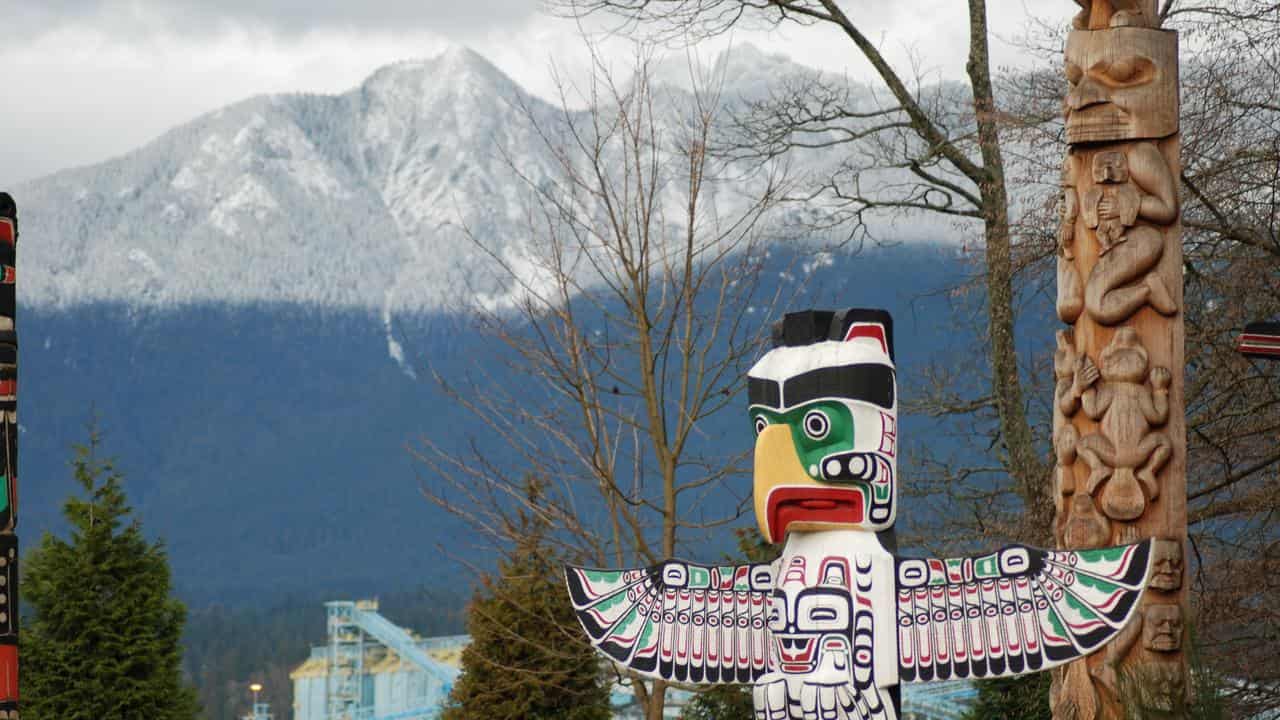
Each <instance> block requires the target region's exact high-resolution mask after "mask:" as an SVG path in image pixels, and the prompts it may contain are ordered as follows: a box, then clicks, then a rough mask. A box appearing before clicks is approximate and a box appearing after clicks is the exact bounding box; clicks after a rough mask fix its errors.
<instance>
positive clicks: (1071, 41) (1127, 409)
mask: <svg viewBox="0 0 1280 720" xmlns="http://www.w3.org/2000/svg"><path fill="white" fill-rule="evenodd" d="M1076 2H1077V4H1079V5H1080V6H1081V10H1080V12H1079V14H1078V15H1076V17H1075V20H1074V23H1073V25H1074V27H1075V29H1074V30H1073V31H1072V32H1071V33H1070V35H1069V36H1068V39H1067V45H1066V63H1065V72H1066V77H1067V82H1068V83H1069V91H1068V94H1067V96H1066V98H1065V100H1064V102H1063V113H1064V116H1065V120H1066V134H1067V145H1068V148H1067V152H1066V157H1065V159H1064V162H1063V169H1062V206H1061V208H1062V216H1061V219H1062V225H1061V228H1060V232H1059V234H1058V240H1059V248H1058V250H1059V253H1058V300H1057V312H1058V317H1059V318H1060V319H1061V320H1062V322H1064V323H1066V324H1067V325H1068V326H1069V327H1068V328H1067V329H1064V330H1059V331H1058V333H1057V349H1056V352H1055V355H1054V371H1055V376H1056V378H1057V385H1056V390H1055V397H1054V451H1055V455H1056V464H1057V467H1056V468H1055V472H1054V485H1055V488H1054V497H1055V500H1056V505H1057V521H1056V525H1055V535H1056V540H1057V543H1058V547H1060V548H1063V549H1072V550H1076V551H1080V550H1084V549H1088V548H1098V547H1103V546H1107V545H1114V544H1117V543H1126V542H1132V541H1134V540H1136V539H1138V538H1154V539H1153V541H1152V565H1153V570H1152V577H1151V580H1150V585H1149V587H1150V589H1151V592H1148V593H1146V595H1145V596H1144V597H1143V600H1142V603H1141V607H1140V612H1139V613H1138V616H1137V618H1136V619H1135V620H1134V622H1133V623H1132V624H1131V625H1130V626H1129V627H1127V628H1126V629H1125V631H1124V632H1123V633H1121V635H1120V636H1119V637H1118V638H1117V639H1116V641H1115V642H1113V643H1112V644H1111V645H1110V646H1109V647H1108V648H1107V651H1106V652H1104V653H1099V654H1097V655H1094V656H1092V657H1089V658H1088V659H1087V660H1079V661H1076V662H1073V663H1071V664H1070V665H1068V666H1067V667H1066V668H1064V669H1062V670H1059V671H1055V673H1054V684H1053V708H1054V717H1055V718H1062V719H1063V720H1095V718H1122V717H1135V716H1137V717H1178V716H1180V714H1181V712H1182V708H1183V707H1184V706H1185V703H1186V700H1187V698H1188V696H1189V691H1190V686H1189V683H1188V677H1187V671H1186V663H1185V660H1184V656H1183V645H1184V643H1185V640H1186V627H1185V626H1186V613H1187V607H1188V605H1187V588H1186V582H1185V569H1184V545H1185V541H1186V437H1185V436H1186V430H1185V425H1184V422H1185V421H1184V414H1185V413H1184V401H1183V366H1184V362H1183V324H1182V323H1183V318H1182V273H1181V267H1182V248H1181V244H1180V237H1181V226H1180V224H1179V206H1178V176H1179V172H1180V170H1181V164H1180V162H1179V136H1178V39H1177V35H1176V33H1174V32H1172V31H1168V30H1162V29H1160V27H1159V22H1160V20H1159V17H1158V15H1157V9H1156V2H1155V0H1076ZM1126 679H1128V680H1131V681H1132V682H1129V683H1126ZM1122 705H1125V706H1127V712H1129V713H1130V714H1129V715H1125V714H1124V713H1125V712H1126V709H1124V708H1122Z"/></svg>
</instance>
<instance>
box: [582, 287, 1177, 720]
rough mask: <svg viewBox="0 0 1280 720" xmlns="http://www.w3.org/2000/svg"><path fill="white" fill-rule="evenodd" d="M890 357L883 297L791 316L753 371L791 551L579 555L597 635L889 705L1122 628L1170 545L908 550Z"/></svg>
mask: <svg viewBox="0 0 1280 720" xmlns="http://www.w3.org/2000/svg"><path fill="white" fill-rule="evenodd" d="M893 358H894V355H893V328H892V321H891V319H890V317H889V315H888V313H886V312H884V311H881V310H860V309H853V310H845V311H841V312H819V311H808V312H802V313H792V314H789V315H787V316H786V317H785V319H784V320H783V321H782V323H780V324H779V326H778V327H777V328H776V331H775V334H774V348H773V350H771V351H770V352H768V353H767V354H765V355H764V357H763V358H761V359H760V361H759V362H757V363H756V365H755V366H754V367H753V368H751V370H750V371H749V373H748V395H749V401H750V405H749V408H748V412H749V413H750V416H751V422H752V424H753V425H754V428H755V434H756V441H755V471H754V475H755V479H754V488H753V489H754V499H755V512H756V519H757V521H758V522H759V525H760V531H761V532H762V533H763V535H764V537H765V538H766V539H768V540H769V541H770V542H782V543H785V545H784V547H783V551H782V556H781V557H780V558H778V559H777V560H775V561H774V562H772V563H768V564H752V565H739V566H703V565H696V564H693V563H688V562H683V561H676V560H672V561H668V562H665V563H663V564H660V565H656V566H654V567H650V568H640V569H634V570H588V569H583V568H574V567H570V568H567V570H566V575H567V580H568V586H569V593H570V597H571V599H572V601H573V605H574V608H575V609H576V611H577V615H578V619H579V620H580V621H581V623H582V626H583V627H584V628H585V629H586V631H587V634H588V635H589V636H590V638H591V642H592V644H593V645H595V646H596V648H598V649H599V650H600V651H601V652H603V653H604V654H605V655H607V656H608V657H609V658H610V659H612V660H613V661H614V662H616V663H619V664H620V665H623V666H625V667H627V668H630V669H631V670H633V671H635V672H636V673H639V674H640V675H643V676H647V677H652V678H659V679H663V680H669V681H674V682H680V683H689V684H708V683H739V684H747V683H750V684H752V685H753V686H754V704H755V716H756V718H762V719H767V720H783V719H793V720H810V719H814V720H816V719H819V718H821V719H823V720H854V719H858V720H872V719H874V720H894V719H895V718H898V717H899V714H900V710H901V709H900V699H899V692H898V685H899V684H900V683H903V682H928V681H931V680H948V679H957V678H961V679H962V678H990V677H998V676H1009V675H1019V674H1024V673H1031V672H1037V671H1040V670H1047V669H1049V668H1054V667H1057V666H1060V665H1063V664H1064V663H1067V662H1069V661H1071V660H1074V659H1076V658H1080V657H1083V656H1084V655H1087V654H1089V653H1091V652H1093V651H1095V650H1097V649H1099V648H1101V647H1103V644H1104V643H1105V642H1106V641H1107V640H1108V639H1109V638H1111V637H1112V636H1114V635H1116V634H1118V633H1119V634H1121V635H1122V636H1123V635H1127V634H1128V633H1129V632H1130V631H1129V630H1127V629H1126V625H1127V623H1128V622H1129V620H1130V618H1131V617H1132V616H1133V615H1134V614H1135V610H1136V609H1137V608H1138V607H1139V600H1140V598H1141V596H1142V594H1143V591H1144V589H1145V587H1146V586H1147V585H1148V581H1147V574H1148V569H1149V567H1150V565H1151V564H1152V562H1153V561H1156V562H1158V561H1159V558H1160V557H1161V556H1160V555H1159V552H1158V550H1159V549H1160V548H1162V547H1165V546H1161V545H1159V544H1153V543H1152V542H1151V541H1141V542H1136V543H1132V544H1129V545H1124V546H1120V547H1106V548H1098V547H1095V548H1092V549H1087V550H1079V551H1064V550H1059V551H1045V550H1039V549H1036V548H1031V547H1025V546H1012V547H1007V548H1004V549H1002V550H999V551H997V552H993V553H991V554H988V555H981V556H976V557H967V558H956V559H915V558H903V557H896V556H895V555H894V553H893V550H894V546H895V543H894V541H893V525H894V520H895V519H896V516H897V512H898V479H897V455H898V413H897V408H898V403H897V386H896V381H895V377H894V372H895V371H894V359H893ZM1089 402H1090V403H1091V404H1094V405H1096V404H1097V401H1095V400H1090V401H1089ZM1116 402H1117V401H1115V400H1113V401H1112V404H1113V405H1114V404H1115V403H1116ZM1120 402H1125V401H1120ZM1166 549H1167V548H1166ZM1179 567H1180V566H1179ZM1157 572H1159V571H1158V570H1157ZM1163 577H1164V576H1163V575H1157V576H1156V578H1153V579H1152V580H1151V581H1150V585H1151V586H1152V587H1160V585H1158V584H1157V579H1161V578H1163ZM1180 581H1181V576H1180V575H1177V576H1176V582H1180ZM1161 582H1162V583H1164V584H1165V585H1167V584H1168V583H1169V582H1174V580H1161ZM1161 592H1164V591H1163V590H1161ZM1163 622H1164V618H1160V619H1156V618H1148V627H1150V628H1152V632H1153V633H1156V635H1157V637H1153V639H1152V641H1151V642H1152V643H1153V644H1155V645H1159V646H1162V647H1163V646H1165V645H1167V644H1168V643H1169V642H1170V640H1169V639H1168V633H1164V634H1160V633H1161V632H1163V631H1162V630H1161V628H1164V625H1162V624H1160V623H1163ZM1122 630H1123V631H1124V632H1121V631H1122ZM1175 642H1176V640H1175ZM1160 652H1164V650H1160ZM1108 657H1109V654H1108Z"/></svg>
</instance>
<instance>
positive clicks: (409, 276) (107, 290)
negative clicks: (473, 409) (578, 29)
mask: <svg viewBox="0 0 1280 720" xmlns="http://www.w3.org/2000/svg"><path fill="white" fill-rule="evenodd" d="M520 103H528V104H529V106H530V107H532V108H534V110H535V112H540V111H542V110H543V109H544V108H545V106H544V105H543V104H542V103H541V102H540V101H538V100H536V99H534V98H530V97H528V96H527V95H526V94H524V93H523V92H522V91H521V90H520V88H518V87H517V86H515V85H514V84H513V83H512V82H511V81H510V79H508V78H507V77H506V76H504V75H503V74H502V73H501V72H500V71H499V70H498V69H497V68H495V67H494V66H493V65H491V64H490V63H489V62H488V61H486V60H485V59H483V58H482V57H480V56H479V55H476V54H475V53H473V52H471V51H469V50H465V49H455V50H450V51H449V52H446V53H444V54H443V55H440V56H438V57H436V58H433V59H430V60H426V61H417V62H405V63H399V64H396V65H391V66H389V67H385V68H382V69H381V70H379V71H377V72H376V73H374V74H373V75H372V76H371V77H370V78H369V79H368V80H367V81H365V82H364V83H363V84H362V85H360V86H359V87H357V88H355V89H353V90H351V91H350V92H347V93H345V94H342V95H337V96H324V95H275V96H261V97H255V98H252V99H250V100H246V101H244V102H241V103H238V104H236V105H233V106H230V107H227V108H225V109H222V110H219V111H216V112H213V113H210V114H208V115H205V116H203V117H200V118H198V119H196V120H194V121H192V122H191V123H189V124H187V125H184V126H182V127H179V128H176V129H174V130H172V131H170V132H168V133H166V134H165V135H163V136H162V137H160V138H158V139H157V140H155V141H154V142H152V143H150V144H148V145H146V146H145V147H143V148H140V149H139V150H136V151H134V152H132V153H129V154H127V155H125V156H122V157H119V158H116V159H113V160H110V161H107V162H104V163H102V164H99V165H95V166H92V167H87V168H80V169H74V170H67V171H63V172H59V173H56V174H54V175H52V176H50V177H47V178H44V179H41V180H37V181H34V182H31V183H29V184H27V185H24V186H20V187H17V188H14V189H13V190H14V193H15V195H16V196H17V197H18V198H20V203H21V205H20V210H21V213H22V222H23V229H24V232H23V239H24V241H25V242H24V243H23V246H22V268H23V280H22V284H21V286H20V287H21V290H20V292H22V294H23V301H24V303H30V304H36V305H40V306H45V305H55V306H61V305H67V304H76V303H81V302H86V301H96V300H119V301H126V302H130V303H139V302H141V303H143V304H146V305H153V304H171V303H185V302H199V301H231V302H237V301H263V300H267V301H276V300H282V301H297V302H305V303H320V304H324V305H330V306H340V307H364V308H381V307H384V306H386V305H388V304H391V305H392V306H394V307H397V308H412V307H422V306H434V305H437V304H438V300H439V298H438V294H439V293H440V292H441V291H442V289H443V288H447V287H449V286H450V285H451V283H448V282H447V280H448V276H449V275H450V274H451V273H454V272H457V270H458V266H459V265H464V266H465V263H466V261H467V260H468V258H469V257H470V256H473V255H474V252H473V251H472V248H470V247H469V245H468V243H466V242H465V241H463V239H462V236H461V233H459V232H458V229H459V227H460V226H461V224H463V223H465V224H467V225H468V226H470V227H472V228H474V229H476V231H477V232H479V233H484V234H485V235H486V236H488V237H493V238H495V239H497V240H498V241H499V242H501V241H502V238H503V237H504V235H503V234H498V233H493V232H491V231H492V230H494V229H495V226H497V225H501V224H503V223H504V222H506V221H507V220H509V219H510V218H512V217H514V216H515V212H516V207H517V204H518V199H517V197H516V194H515V192H514V190H515V188H514V187H512V183H511V182H510V180H509V179H508V178H507V177H506V174H505V173H504V170H505V167H504V166H503V165H502V161H501V158H500V156H499V153H497V152H494V150H495V148H500V147H501V148H509V149H514V150H515V151H516V152H518V153H519V161H520V162H521V163H527V164H528V166H530V167H531V168H532V170H533V172H535V173H536V172H538V171H539V168H540V167H541V166H543V165H544V164H545V162H546V158H545V157H543V156H541V155H539V150H540V145H539V144H538V143H535V142H533V141H532V140H533V138H532V137H531V136H530V131H529V130H528V123H527V122H525V121H524V118H523V116H522V115H521V111H520V109H519V107H518V105H519V104H520Z"/></svg>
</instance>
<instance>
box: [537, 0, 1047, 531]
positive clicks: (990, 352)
mask: <svg viewBox="0 0 1280 720" xmlns="http://www.w3.org/2000/svg"><path fill="white" fill-rule="evenodd" d="M555 5H556V6H557V7H559V8H560V9H562V10H563V11H565V12H568V13H570V14H575V15H578V16H583V15H590V14H607V15H610V16H613V17H617V18H621V19H622V20H623V21H624V22H626V23H632V24H635V25H636V26H640V27H644V28H647V29H649V30H651V31H652V32H654V33H657V34H659V35H668V36H674V35H677V34H678V35H680V36H683V37H689V38H693V39H695V40H696V39H698V38H701V37H706V36H709V35H715V34H718V33H722V32H724V31H726V30H728V29H730V28H732V27H734V26H735V25H737V24H740V23H754V24H765V25H781V24H785V23H792V24H796V25H802V26H812V31H813V32H820V31H827V32H835V33H839V34H840V35H841V36H843V37H844V38H846V39H847V40H848V42H849V44H850V46H851V48H852V49H853V50H855V51H856V52H857V53H859V54H860V55H861V56H862V57H863V58H865V59H866V60H867V62H868V63H870V65H871V67H872V68H873V70H874V72H875V76H876V79H877V81H878V85H877V87H876V91H875V93H874V94H873V96H872V101H871V102H870V103H867V102H865V101H863V100H861V99H859V98H861V97H862V95H861V94H855V93H850V92H849V91H848V87H847V86H846V85H845V83H844V81H843V80H840V79H830V78H828V79H823V78H816V79H809V80H806V81H803V82H796V83H792V84H790V85H787V86H784V87H782V88H780V89H779V91H778V92H777V93H775V94H774V96H773V97H771V98H769V99H768V100H765V101H762V102H757V103H754V104H753V105H752V106H751V107H750V109H749V111H748V112H747V113H746V114H745V115H744V116H742V117H741V118H740V119H741V120H742V122H741V123H739V125H740V127H741V128H743V129H745V130H747V133H746V134H745V135H744V136H743V140H742V141H741V142H740V143H739V144H738V149H739V150H741V151H744V152H746V153H747V154H752V153H754V154H755V155H756V156H757V157H761V158H773V157H779V156H783V155H786V154H787V153H790V152H792V151H795V150H804V149H808V148H823V149H825V150H826V151H839V152H841V153H842V158H843V159H842V162H841V163H840V164H839V165H838V166H837V167H836V168H834V169H833V170H832V171H831V172H830V173H827V174H826V175H825V177H822V178H818V179H817V182H816V183H814V184H812V185H810V186H809V193H808V194H807V195H806V196H804V197H805V198H806V199H813V200H817V199H820V198H821V199H823V200H824V201H825V202H828V203H831V202H833V203H834V204H835V205H836V206H837V207H838V208H840V209H841V211H842V212H839V213H837V214H836V220H838V221H846V222H848V223H851V224H852V225H851V232H853V233H859V232H865V231H866V224H865V222H864V221H865V220H866V219H867V218H868V216H869V215H874V214H878V213H879V214H883V213H897V214H908V215H912V216H914V217H919V215H920V213H928V214H932V215H935V216H940V217H942V218H946V219H951V220H956V221H960V222H962V223H967V225H966V226H965V227H966V228H967V229H968V230H969V231H974V230H976V231H977V232H980V234H981V241H980V243H978V244H980V245H981V247H982V252H983V266H982V273H981V279H982V290H983V293H984V295H985V298H986V300H985V303H984V304H983V306H982V307H983V312H984V313H985V316H986V317H985V327H984V328H982V330H983V332H982V336H983V337H984V338H985V341H986V343H985V347H984V348H983V349H982V352H981V354H980V357H982V358H983V360H984V361H985V363H986V368H985V369H984V370H983V372H982V375H984V376H985V377H986V383H985V386H984V387H985V390H984V392H982V393H981V397H980V398H978V399H976V400H971V401H968V404H970V405H973V406H974V407H975V408H979V407H980V409H984V410H985V409H989V410H990V411H991V412H992V413H993V416H994V418H995V419H996V422H997V430H998V431H997V433H996V435H995V440H996V444H995V446H994V447H993V448H992V451H991V452H992V454H993V456H994V457H995V458H996V460H995V461H996V462H998V464H999V466H1000V468H1001V473H1002V474H1003V475H1006V476H1007V477H1008V478H1009V479H1010V480H1011V481H1012V483H1011V485H1012V487H1013V488H1014V489H1015V491H1016V493H1017V495H1018V497H1019V499H1020V500H1021V503H1022V505H1023V506H1024V507H1026V508H1028V509H1030V510H1033V511H1034V513H1033V514H1034V515H1035V516H1036V517H1039V518H1044V517H1047V516H1048V514H1049V513H1050V512H1051V508H1049V507H1048V506H1047V503H1046V498H1047V495H1046V493H1045V492H1044V486H1045V482H1046V478H1047V471H1048V466H1047V464H1046V463H1045V462H1044V458H1043V457H1042V455H1043V453H1042V452H1040V451H1039V450H1038V449H1037V447H1038V446H1037V443H1036V442H1035V436H1034V434H1033V432H1032V426H1031V423H1030V422H1029V420H1028V416H1027V408H1026V402H1027V399H1026V397H1025V395H1024V392H1023V382H1024V380H1023V377H1022V375H1021V374H1020V371H1019V364H1018V353H1017V351H1016V347H1015V343H1014V325H1015V306H1016V297H1015V292H1014V285H1013V281H1014V274H1015V265H1014V255H1013V243H1012V240H1013V229H1012V227H1011V224H1010V223H1011V221H1010V208H1011V199H1010V192H1009V178H1008V171H1007V170H1006V166H1005V159H1004V150H1003V149H1002V145H1001V132H1002V126H1003V125H1004V123H1005V118H1004V116H1003V114H1002V113H1001V111H1000V109H999V107H998V103H997V94H996V86H995V83H994V81H993V75H992V70H991V60H990V56H989V53H988V35H989V32H988V22H987V7H986V2H985V0H969V2H968V8H969V22H968V35H969V50H968V56H967V59H966V62H965V71H966V74H967V76H968V78H969V84H968V86H962V85H960V84H945V83H944V84H934V85H926V84H924V83H923V82H922V81H921V79H920V77H919V76H918V75H916V74H915V73H914V69H913V68H910V67H906V68H902V67H895V66H894V65H893V63H891V62H890V61H889V60H888V59H887V58H886V57H885V55H884V54H883V53H882V52H881V50H880V48H879V47H878V46H877V44H876V43H875V42H873V41H872V40H871V39H870V31H869V29H868V28H866V27H864V25H863V24H862V23H861V22H859V21H858V20H855V19H854V18H853V17H852V16H850V15H849V14H848V13H846V12H845V10H844V9H843V8H842V7H841V3H839V2H838V1H837V0H557V2H556V3H555ZM886 173H888V174H886ZM1038 525H1039V526H1043V525H1044V523H1043V522H1040V523H1038Z"/></svg>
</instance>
